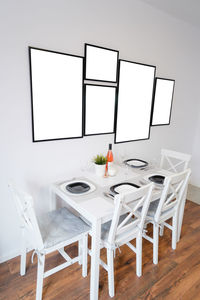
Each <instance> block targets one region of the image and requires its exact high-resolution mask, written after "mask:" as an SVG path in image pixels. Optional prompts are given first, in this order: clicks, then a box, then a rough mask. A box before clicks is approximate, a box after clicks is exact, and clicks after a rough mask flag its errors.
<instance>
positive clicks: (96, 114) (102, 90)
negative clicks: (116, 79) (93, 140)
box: [85, 85, 116, 135]
mask: <svg viewBox="0 0 200 300" xmlns="http://www.w3.org/2000/svg"><path fill="white" fill-rule="evenodd" d="M85 88H86V90H85V135H92V134H103V133H113V132H114V111H115V95H116V88H115V87H109V86H100V85H86V87H85Z"/></svg>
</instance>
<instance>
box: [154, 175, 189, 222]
mask: <svg viewBox="0 0 200 300" xmlns="http://www.w3.org/2000/svg"><path fill="white" fill-rule="evenodd" d="M190 174H191V170H190V169H187V170H185V171H183V172H180V173H178V174H174V175H171V176H168V177H167V178H166V179H165V182H164V189H163V192H162V195H161V198H160V201H159V204H158V207H157V210H156V213H155V221H156V222H159V219H160V216H161V214H162V213H163V212H166V211H167V210H169V209H171V208H174V209H178V207H179V205H180V202H181V200H182V199H183V198H184V197H183V196H184V193H185V190H186V189H187V185H188V181H189V177H190Z"/></svg>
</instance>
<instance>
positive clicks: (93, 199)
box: [52, 166, 171, 223]
mask: <svg viewBox="0 0 200 300" xmlns="http://www.w3.org/2000/svg"><path fill="white" fill-rule="evenodd" d="M117 168H118V173H117V175H116V176H113V177H108V178H103V177H98V176H97V175H96V174H95V173H94V172H91V171H85V172H83V176H82V177H77V178H73V179H76V180H79V181H81V180H84V181H88V182H91V183H92V184H93V185H94V186H95V187H96V189H95V190H94V191H93V192H91V193H89V194H87V195H73V194H69V192H67V191H65V190H64V189H63V188H61V185H63V183H66V184H67V182H69V181H71V179H69V180H64V181H62V182H58V183H56V184H53V185H52V189H53V191H54V192H55V193H56V194H58V195H59V196H60V197H61V199H63V200H64V201H66V202H67V203H68V204H69V205H70V206H72V207H73V208H74V209H76V210H77V211H78V212H79V213H80V214H81V215H83V216H84V217H85V218H87V219H88V220H89V221H91V222H92V221H93V220H94V219H99V218H101V219H102V223H104V222H107V221H108V220H110V219H111V218H112V214H113V211H114V201H113V199H110V198H108V197H106V196H104V194H103V193H104V192H110V187H111V186H112V185H115V184H118V183H121V182H130V183H135V184H138V185H139V186H141V180H143V179H144V178H145V179H147V177H148V176H147V175H148V174H149V176H150V175H152V174H162V175H165V176H167V175H169V172H167V171H165V170H155V169H148V170H147V171H140V170H137V169H133V168H130V167H129V168H128V169H127V168H123V167H119V166H117ZM170 174H171V173H170ZM160 192H161V190H160V189H157V190H155V191H154V197H153V199H152V200H153V201H154V200H155V199H158V198H159V195H160Z"/></svg>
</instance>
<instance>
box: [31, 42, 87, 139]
mask: <svg viewBox="0 0 200 300" xmlns="http://www.w3.org/2000/svg"><path fill="white" fill-rule="evenodd" d="M32 49H34V50H40V51H45V52H50V53H55V54H61V55H67V56H72V57H77V58H81V59H82V122H81V123H82V132H81V135H80V136H74V137H63V138H54V139H43V140H36V139H35V132H34V107H33V102H34V99H33V84H32V63H31V50H32ZM28 53H29V69H30V92H31V115H32V142H34V143H35V142H48V141H57V140H68V139H79V138H83V134H84V95H83V93H84V88H83V86H84V57H83V56H79V55H74V54H68V53H63V52H58V51H53V50H47V49H42V48H37V47H32V46H28Z"/></svg>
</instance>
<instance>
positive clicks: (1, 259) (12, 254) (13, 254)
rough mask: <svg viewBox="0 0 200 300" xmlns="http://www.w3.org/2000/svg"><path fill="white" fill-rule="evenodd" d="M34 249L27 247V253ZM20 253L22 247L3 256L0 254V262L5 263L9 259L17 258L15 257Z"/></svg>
mask: <svg viewBox="0 0 200 300" xmlns="http://www.w3.org/2000/svg"><path fill="white" fill-rule="evenodd" d="M32 250H33V249H32V247H29V248H28V249H27V253H28V252H29V251H32ZM19 255H20V249H15V250H14V251H11V252H10V253H9V254H6V255H2V256H0V264H1V263H4V262H6V261H8V260H10V259H12V258H15V257H17V256H19Z"/></svg>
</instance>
